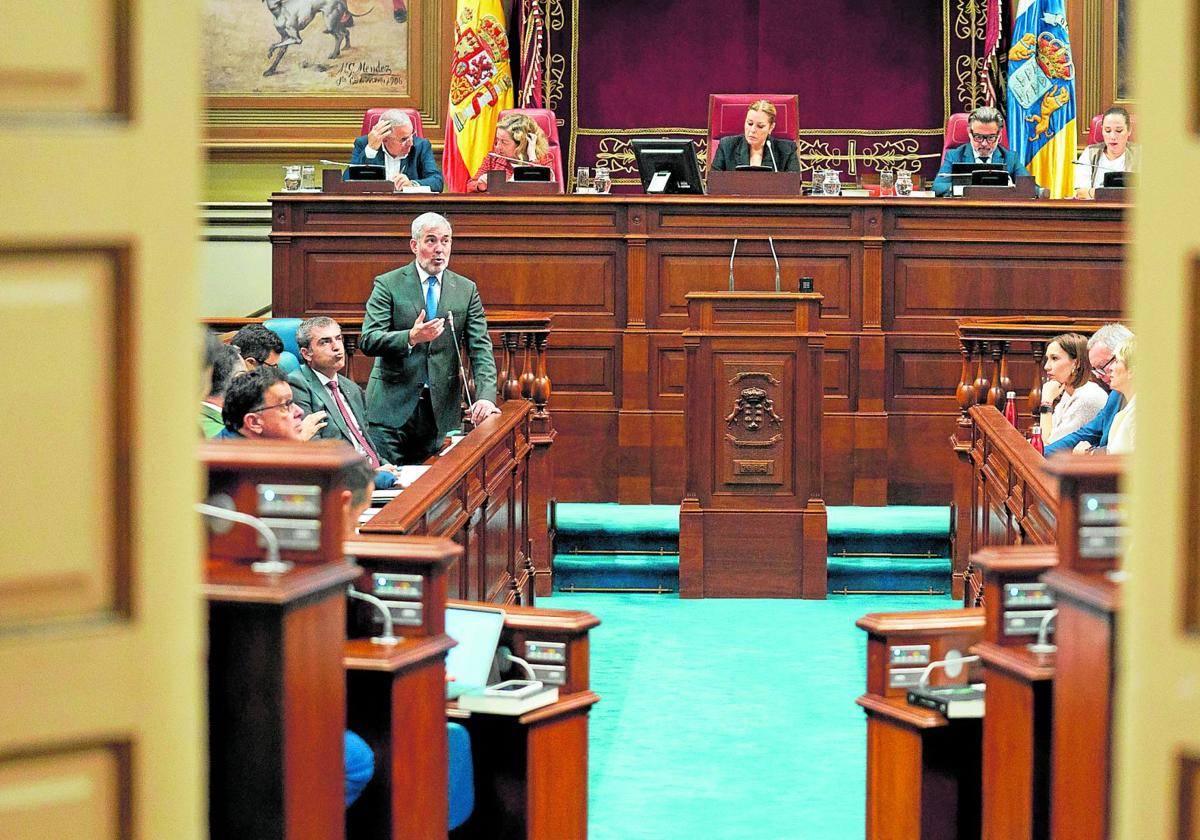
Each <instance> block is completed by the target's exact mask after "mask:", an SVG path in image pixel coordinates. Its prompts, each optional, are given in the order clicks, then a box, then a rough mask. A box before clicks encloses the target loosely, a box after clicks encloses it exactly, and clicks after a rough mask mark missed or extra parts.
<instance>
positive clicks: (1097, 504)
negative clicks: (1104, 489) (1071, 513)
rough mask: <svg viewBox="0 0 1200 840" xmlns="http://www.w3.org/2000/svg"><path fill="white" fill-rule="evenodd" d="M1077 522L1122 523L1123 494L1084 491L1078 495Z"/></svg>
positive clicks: (1123, 522)
mask: <svg viewBox="0 0 1200 840" xmlns="http://www.w3.org/2000/svg"><path fill="white" fill-rule="evenodd" d="M1079 524H1080V525H1124V524H1125V496H1124V494H1122V493H1084V494H1083V495H1082V496H1080V497H1079Z"/></svg>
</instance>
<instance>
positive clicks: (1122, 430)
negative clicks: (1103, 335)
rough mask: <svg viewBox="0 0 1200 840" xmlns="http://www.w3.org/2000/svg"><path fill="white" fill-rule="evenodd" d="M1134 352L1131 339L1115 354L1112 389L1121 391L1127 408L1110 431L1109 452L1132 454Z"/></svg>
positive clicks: (1134, 401) (1134, 395)
mask: <svg viewBox="0 0 1200 840" xmlns="http://www.w3.org/2000/svg"><path fill="white" fill-rule="evenodd" d="M1133 351H1134V339H1132V338H1129V339H1126V340H1125V343H1124V344H1122V345H1121V346H1120V347H1118V348H1117V350H1116V352H1115V353H1113V363H1112V367H1111V368H1109V371H1110V376H1111V377H1112V389H1113V390H1114V391H1120V392H1121V395H1122V396H1123V397H1125V407H1124V408H1122V409H1121V410H1120V411H1118V412H1117V415H1116V416H1115V417H1114V418H1113V421H1112V426H1110V427H1109V429H1108V451H1109V452H1116V453H1120V452H1132V451H1133V437H1134V419H1135V415H1134V408H1135V407H1136V403H1137V394H1136V393H1135V392H1134V387H1133Z"/></svg>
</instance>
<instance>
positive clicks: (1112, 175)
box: [1104, 172, 1133, 187]
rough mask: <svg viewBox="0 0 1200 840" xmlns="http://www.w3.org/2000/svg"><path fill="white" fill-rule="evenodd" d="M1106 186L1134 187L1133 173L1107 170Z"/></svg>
mask: <svg viewBox="0 0 1200 840" xmlns="http://www.w3.org/2000/svg"><path fill="white" fill-rule="evenodd" d="M1104 186H1106V187H1132V186H1133V175H1132V173H1130V172H1105V173H1104Z"/></svg>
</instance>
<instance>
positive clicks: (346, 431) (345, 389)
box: [288, 365, 375, 448]
mask: <svg viewBox="0 0 1200 840" xmlns="http://www.w3.org/2000/svg"><path fill="white" fill-rule="evenodd" d="M288 383H289V384H290V385H291V386H292V399H294V400H295V401H296V405H298V406H300V407H301V408H302V409H304V413H305V414H312V413H313V412H314V411H324V412H327V413H328V414H329V417H328V419H327V420H326V423H325V427H324V428H322V429H321V430H320V431H319V432H317V437H319V438H329V439H330V440H344V441H346V443H348V444H350V445H351V446H354V433H353V432H352V431H350V426H349V425H348V424H347V423H346V420H345V418H344V417H342V412H340V411H338V407H337V403H336V402H334V400H333V394H331V393H329V389H328V388H326V387H325V386H324V385H322V384H321V380H320V379H318V378H317V374H316V373H314V372H313V369H312V368H310V367H309V366H308V365H300V369H299V370H297V371H295V372H293V373H290V374H288ZM337 383H338V390H339V391H341V392H342V399H344V400H345V401H346V407H347V408H349V409H350V413H351V414H353V415H354V419H355V420H357V421H358V427H359V428H360V429H362V432H363V435H364V436H366V438H367V440H368V441H370V443H371V446H372V448H374V447H375V441H373V440H371V436H370V435H369V434H368V433H367V407H366V403H365V402H364V400H363V392H362V388H359V387H358V384H357V383H356V382H355V381H354V380H353V379H347V378H346V377H344V376H342V375H341V374H340V373H339V374H338V378H337Z"/></svg>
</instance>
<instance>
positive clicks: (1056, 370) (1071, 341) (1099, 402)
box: [1040, 333, 1108, 443]
mask: <svg viewBox="0 0 1200 840" xmlns="http://www.w3.org/2000/svg"><path fill="white" fill-rule="evenodd" d="M1043 367H1044V369H1045V371H1046V378H1047V379H1046V384H1045V385H1043V386H1042V413H1041V420H1040V423H1041V427H1042V441H1043V442H1044V443H1054V441H1056V440H1058V439H1059V438H1061V437H1063V436H1064V435H1069V434H1070V433H1071V432H1074V431H1076V430H1078V429H1080V428H1081V427H1083V426H1084V425H1085V424H1086V423H1088V422H1089V421H1090V420H1091V419H1092V418H1093V417H1095V416H1096V415H1097V414H1099V413H1100V410H1101V409H1102V408H1104V404H1105V403H1106V402H1107V401H1108V394H1106V393H1105V392H1104V389H1103V388H1101V387H1100V386H1099V385H1097V384H1096V383H1095V382H1093V381H1092V380H1091V368H1090V367H1089V366H1088V352H1087V339H1086V338H1084V337H1083V336H1082V335H1079V334H1078V333H1063V334H1062V335H1058V336H1055V337H1054V339H1053V340H1051V342H1050V343H1049V344H1048V345H1047V346H1046V363H1045V365H1044V366H1043Z"/></svg>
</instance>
